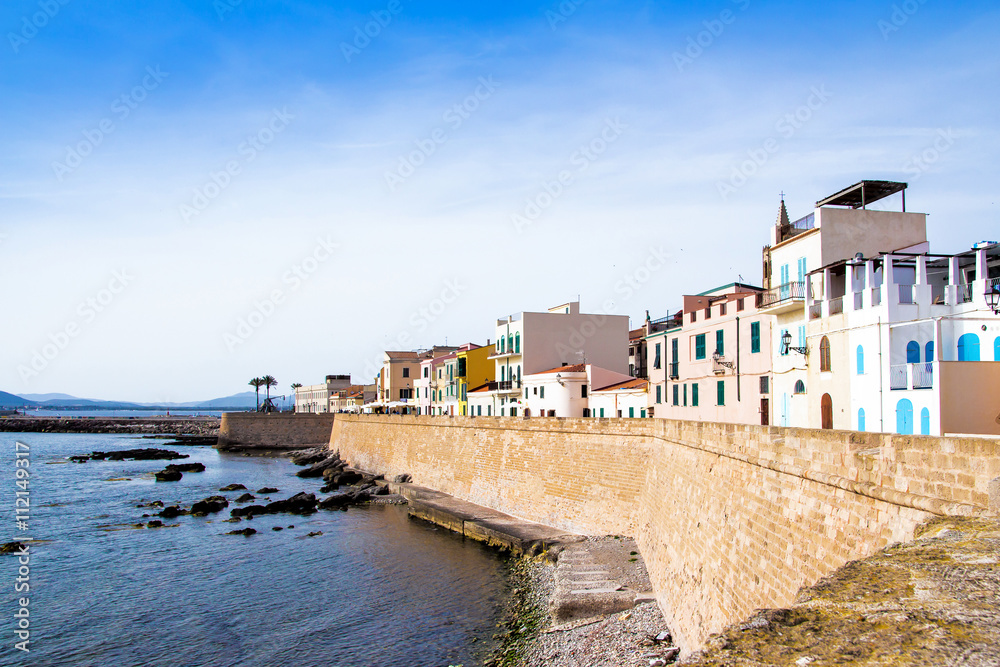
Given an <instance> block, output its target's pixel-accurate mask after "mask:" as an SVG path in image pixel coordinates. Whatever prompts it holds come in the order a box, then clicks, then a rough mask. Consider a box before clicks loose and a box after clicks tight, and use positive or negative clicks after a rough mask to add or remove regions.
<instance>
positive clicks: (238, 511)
mask: <svg viewBox="0 0 1000 667" xmlns="http://www.w3.org/2000/svg"><path fill="white" fill-rule="evenodd" d="M253 514H258V515H259V514H267V508H266V507H264V506H263V505H247V506H246V507H235V508H233V509H232V510H230V512H229V515H230V516H246V517H249V516H251V515H253Z"/></svg>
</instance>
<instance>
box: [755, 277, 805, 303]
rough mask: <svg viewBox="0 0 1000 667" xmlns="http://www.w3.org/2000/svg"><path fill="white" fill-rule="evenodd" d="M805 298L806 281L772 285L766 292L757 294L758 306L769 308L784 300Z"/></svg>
mask: <svg viewBox="0 0 1000 667" xmlns="http://www.w3.org/2000/svg"><path fill="white" fill-rule="evenodd" d="M805 298H806V284H805V283H804V282H791V283H785V284H784V285H779V286H778V287H772V288H771V289H769V290H767V291H766V292H760V293H759V294H758V295H757V307H758V308H768V307H770V306H774V305H777V304H779V303H781V302H783V301H789V300H791V299H805Z"/></svg>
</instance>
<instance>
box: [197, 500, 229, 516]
mask: <svg viewBox="0 0 1000 667" xmlns="http://www.w3.org/2000/svg"><path fill="white" fill-rule="evenodd" d="M227 507H229V501H228V500H226V499H225V498H223V497H222V496H210V497H208V498H205V499H204V500H201V501H199V502H196V503H195V504H194V505H192V506H191V514H212V513H214V512H221V511H222V510H224V509H226V508H227Z"/></svg>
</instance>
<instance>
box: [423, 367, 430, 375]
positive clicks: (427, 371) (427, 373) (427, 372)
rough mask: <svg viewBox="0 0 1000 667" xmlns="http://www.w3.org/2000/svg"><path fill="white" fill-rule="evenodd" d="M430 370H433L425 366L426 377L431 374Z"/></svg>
mask: <svg viewBox="0 0 1000 667" xmlns="http://www.w3.org/2000/svg"><path fill="white" fill-rule="evenodd" d="M430 370H431V369H430V368H428V367H427V366H424V377H427V376H428V375H429V374H430Z"/></svg>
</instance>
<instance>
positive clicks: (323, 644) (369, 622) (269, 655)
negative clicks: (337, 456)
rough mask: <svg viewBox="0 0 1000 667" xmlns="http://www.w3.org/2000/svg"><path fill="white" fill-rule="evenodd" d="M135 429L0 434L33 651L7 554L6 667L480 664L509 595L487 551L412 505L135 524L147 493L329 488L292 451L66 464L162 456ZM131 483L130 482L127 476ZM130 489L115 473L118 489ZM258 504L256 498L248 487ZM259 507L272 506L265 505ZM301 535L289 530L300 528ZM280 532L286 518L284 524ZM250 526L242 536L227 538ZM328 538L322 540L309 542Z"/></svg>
mask: <svg viewBox="0 0 1000 667" xmlns="http://www.w3.org/2000/svg"><path fill="white" fill-rule="evenodd" d="M16 441H20V442H23V443H27V444H28V445H29V447H30V461H31V466H30V469H29V470H30V473H31V477H30V485H29V490H30V494H31V495H30V500H31V512H30V519H29V528H30V530H29V531H28V533H23V532H20V531H18V530H17V528H16V526H15V512H14V502H15V497H16V496H15V493H16V491H17V490H18V489H17V487H16V486H15V482H16V478H15V465H14V461H15V442H16ZM162 446H163V441H156V440H141V439H137V438H135V437H134V436H117V435H74V434H37V433H29V434H23V435H18V434H11V433H0V462H2V465H0V507H2V509H3V511H2V512H0V538H2V539H0V541H2V542H6V541H10V540H12V539H15V538H18V537H24V536H25V535H28V536H30V537H33V538H35V539H45V540H50V541H49V542H46V543H44V544H39V545H36V546H32V547H31V550H32V556H31V563H30V575H29V577H30V586H31V590H30V593H28V594H27V595H28V596H29V597H30V604H29V610H30V623H31V626H30V631H31V644H30V648H31V652H30V653H27V654H25V653H22V652H20V651H17V650H16V649H15V648H14V643H15V641H17V638H16V637H15V635H14V628H15V624H16V621H15V618H14V613H15V611H16V610H17V609H18V602H17V600H18V598H19V597H22V596H23V595H25V594H23V593H15V591H14V584H15V578H16V577H17V576H18V574H17V568H18V563H17V558H16V557H14V556H9V555H7V556H0V590H2V595H0V628H2V629H3V630H2V631H0V665H32V666H35V665H67V666H73V667H87V666H91V665H101V666H104V665H109V666H110V665H115V666H121V665H136V666H138V665H144V666H145V665H149V666H154V665H164V666H166V665H170V666H185V665H191V666H194V665H212V666H230V665H231V666H237V665H239V666H241V667H244V666H245V667H250V666H261V667H264V666H267V667H283V666H292V665H294V666H306V667H307V666H311V665H316V666H320V665H337V666H344V667H352V666H355V665H358V666H360V665H379V666H395V665H400V666H407V667H410V666H414V667H416V666H420V665H428V666H441V667H445V666H447V665H457V664H460V663H464V664H465V665H467V666H468V665H472V664H476V663H477V662H478V663H481V660H482V658H483V657H484V656H483V653H484V652H485V651H486V650H488V648H490V637H491V636H492V633H493V631H494V625H495V624H496V622H497V621H498V620H499V615H500V606H501V603H502V601H503V600H504V599H505V598H506V595H507V585H508V584H507V580H506V570H505V566H504V564H503V562H502V561H501V560H500V559H499V558H498V557H497V556H496V555H495V554H494V553H493V552H491V551H489V550H488V549H485V548H483V547H481V546H480V545H478V544H476V543H472V542H466V541H463V540H462V539H461V538H459V537H457V536H455V535H453V534H451V533H449V532H447V531H444V530H438V529H435V528H433V527H430V526H428V525H426V524H423V523H419V522H415V521H411V520H409V519H408V518H407V516H406V509H405V507H393V506H382V507H379V506H373V507H366V508H351V510H350V511H348V512H323V511H321V512H319V513H317V514H314V515H312V516H310V517H301V516H294V515H289V514H281V515H272V516H262V517H258V518H255V519H253V520H252V521H249V522H248V521H243V522H242V523H237V524H232V523H224V522H223V521H222V519H226V518H229V510H228V509H227V510H224V511H223V512H221V513H219V514H217V515H214V516H210V517H207V518H199V517H190V516H182V517H178V518H176V519H172V520H164V523H165V524H168V525H174V526H175V527H164V528H154V529H150V528H143V529H134V528H132V527H131V524H134V523H138V522H140V521H149V520H150V519H155V518H158V517H147V518H143V517H142V515H143V514H144V513H154V512H158V511H159V510H158V509H148V508H138V507H136V505H138V504H140V503H147V502H150V501H154V500H162V501H163V502H164V503H165V504H168V505H169V504H173V503H179V504H182V505H185V506H188V507H190V505H191V503H193V502H195V501H197V500H200V499H202V498H205V497H207V496H210V495H216V494H218V495H225V496H227V497H229V499H230V502H231V505H230V509H231V508H232V507H233V506H235V505H233V504H232V500H233V499H235V498H236V497H237V496H238V495H239V494H240V493H244V492H243V491H240V492H236V493H225V494H220V493H219V488H220V487H222V486H225V485H227V484H230V483H234V482H237V483H240V484H244V485H246V486H247V487H248V489H250V492H251V493H254V492H255V491H256V490H257V489H259V488H261V487H264V486H273V487H277V488H279V489H280V490H281V492H280V493H278V494H274V495H272V496H271V499H272V500H276V499H279V498H287V497H288V496H291V495H292V494H294V493H296V492H298V491H309V492H318V489H319V486H320V485H321V483H320V482H318V481H316V480H303V479H299V478H297V477H295V472H296V471H297V470H298V468H297V467H296V466H293V465H292V464H291V463H290V462H288V461H287V460H286V459H270V458H259V457H245V456H240V455H232V454H222V453H220V452H217V451H216V450H214V449H212V448H206V447H173V449H174V450H175V451H178V452H180V453H183V454H190V455H191V456H190V458H188V459H183V460H179V461H176V462H177V463H187V462H195V461H200V462H202V463H204V464H205V466H206V468H207V470H206V471H205V472H203V473H185V474H184V479H183V480H181V481H180V482H175V483H163V482H160V483H157V482H155V481H154V480H153V478H152V473H153V472H154V471H156V470H160V469H162V468H163V467H164V466H165V465H166V464H167V463H170V462H169V461H124V462H105V461H90V462H88V463H84V464H76V463H62V461H65V459H66V457H68V456H70V455H73V454H86V453H90V452H91V451H94V450H102V451H108V450H114V449H129V448H133V447H162ZM121 478H124V479H121ZM118 479H120V481H112V480H118ZM255 495H257V494H255ZM258 498H259V499H260V498H261V497H260V496H259V495H258ZM292 525H294V528H289V526H292ZM273 526H283V527H285V529H284V530H282V531H281V532H276V531H273V530H272V527H273ZM246 527H252V528H255V529H256V530H257V531H258V532H257V534H256V535H253V536H251V537H249V538H246V537H243V536H237V535H225V534H224V533H226V532H227V531H230V530H234V529H242V528H246ZM313 531H322V533H323V534H322V535H321V536H318V537H306V534H307V533H309V532H313Z"/></svg>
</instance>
